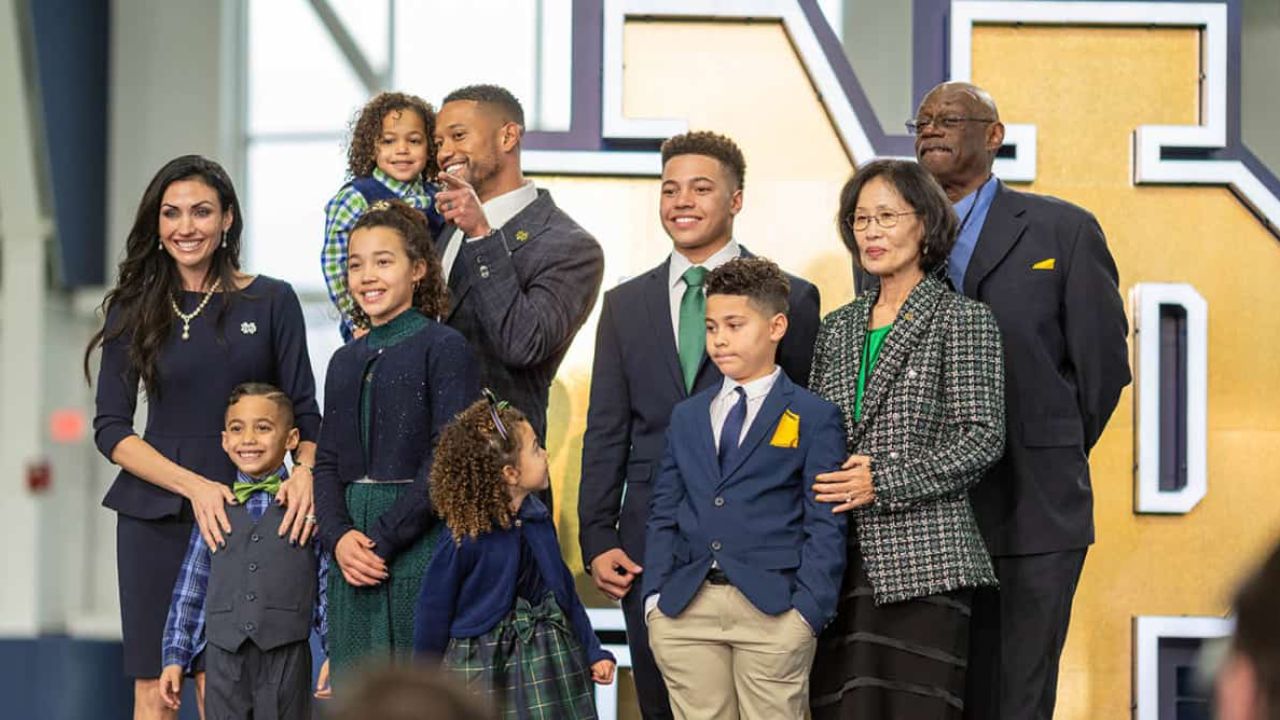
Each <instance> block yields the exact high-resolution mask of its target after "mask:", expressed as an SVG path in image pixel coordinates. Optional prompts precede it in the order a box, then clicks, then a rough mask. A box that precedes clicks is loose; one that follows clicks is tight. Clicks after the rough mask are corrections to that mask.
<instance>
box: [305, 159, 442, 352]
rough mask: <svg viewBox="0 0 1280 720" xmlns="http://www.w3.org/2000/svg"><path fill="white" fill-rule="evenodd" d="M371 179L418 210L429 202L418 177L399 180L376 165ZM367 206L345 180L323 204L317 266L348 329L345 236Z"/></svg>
mask: <svg viewBox="0 0 1280 720" xmlns="http://www.w3.org/2000/svg"><path fill="white" fill-rule="evenodd" d="M373 179H374V180H377V181H378V182H380V183H382V184H383V185H385V186H387V189H388V190H390V191H391V192H393V193H395V194H396V195H397V196H398V197H399V198H400V199H401V200H404V201H405V202H406V203H408V204H409V205H411V206H413V207H415V208H418V209H419V210H425V209H427V207H428V205H430V202H431V201H430V199H429V198H428V197H427V194H426V190H425V189H424V188H423V186H422V181H421V180H414V181H413V182H411V183H406V182H400V181H399V180H396V179H395V178H393V177H391V176H390V175H388V174H386V173H384V172H383V171H382V169H381V168H377V167H375V168H374V169H373ZM368 207H369V203H368V201H366V200H365V199H364V196H363V195H361V194H360V192H359V191H358V190H356V189H355V188H354V187H352V186H351V183H349V182H348V183H346V184H345V185H343V186H342V189H341V190H339V191H338V194H337V195H334V196H333V199H332V200H330V201H329V204H328V205H325V208H324V251H323V252H321V254H320V266H321V268H322V269H323V271H324V283H325V285H327V286H328V288H329V299H330V300H332V301H333V304H334V307H336V308H338V312H339V313H340V315H341V317H342V325H343V327H345V328H346V329H347V330H348V331H350V330H351V329H352V325H351V311H352V309H353V308H354V307H355V300H353V299H352V297H351V293H349V292H347V239H348V238H349V237H350V235H351V228H353V227H355V224H356V221H357V220H359V219H360V216H361V215H363V214H364V211H365V209H366V208H368Z"/></svg>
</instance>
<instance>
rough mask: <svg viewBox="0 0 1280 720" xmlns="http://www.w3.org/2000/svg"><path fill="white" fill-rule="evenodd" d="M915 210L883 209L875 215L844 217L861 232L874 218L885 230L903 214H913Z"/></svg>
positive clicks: (847, 223) (846, 221)
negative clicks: (896, 210)
mask: <svg viewBox="0 0 1280 720" xmlns="http://www.w3.org/2000/svg"><path fill="white" fill-rule="evenodd" d="M915 214H916V211H915V210H907V211H905V212H893V211H892V210H884V211H882V212H878V213H876V214H875V215H850V216H848V217H846V218H845V219H844V222H845V224H846V225H848V226H849V227H851V228H853V229H854V230H855V231H857V232H862V231H863V230H866V229H867V228H869V227H871V220H872V219H873V218H874V219H875V221H876V224H877V225H879V226H880V227H882V228H885V229H886V230H887V229H889V228H891V227H893V226H894V225H897V224H898V218H900V217H902V216H903V215H915Z"/></svg>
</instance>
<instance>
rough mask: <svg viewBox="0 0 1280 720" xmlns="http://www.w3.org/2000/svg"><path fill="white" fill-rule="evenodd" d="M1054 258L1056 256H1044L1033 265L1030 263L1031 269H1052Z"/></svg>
mask: <svg viewBox="0 0 1280 720" xmlns="http://www.w3.org/2000/svg"><path fill="white" fill-rule="evenodd" d="M1055 260H1056V258H1045V259H1044V260H1041V261H1040V262H1038V263H1036V264H1035V265H1032V266H1031V269H1032V270H1052V269H1053V264H1054V261H1055Z"/></svg>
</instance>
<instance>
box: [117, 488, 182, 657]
mask: <svg viewBox="0 0 1280 720" xmlns="http://www.w3.org/2000/svg"><path fill="white" fill-rule="evenodd" d="M194 524H195V519H194V517H193V516H192V514H191V506H190V505H188V504H187V503H183V504H182V513H181V514H180V515H178V516H177V517H172V516H170V517H164V518H160V519H158V520H140V519H138V518H135V517H130V516H128V515H122V514H117V515H116V571H117V574H118V575H119V582H120V626H121V630H122V631H123V634H124V674H125V675H126V676H128V677H131V678H135V679H139V680H145V679H154V678H158V677H160V670H161V667H160V662H161V660H160V651H161V647H160V645H161V642H162V641H163V639H164V621H165V619H166V618H167V617H168V616H169V601H170V600H171V599H172V598H173V584H174V583H175V582H176V581H177V579H178V570H179V569H180V568H181V567H182V558H183V557H184V556H185V555H186V554H187V545H188V543H190V541H191V528H192V527H193V525H194Z"/></svg>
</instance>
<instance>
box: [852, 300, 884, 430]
mask: <svg viewBox="0 0 1280 720" xmlns="http://www.w3.org/2000/svg"><path fill="white" fill-rule="evenodd" d="M892 329H893V323H889V324H888V325H885V326H884V327H878V328H876V329H874V330H868V331H867V334H866V340H864V341H863V343H862V363H861V364H860V365H859V366H858V389H857V394H856V395H854V398H853V420H854V422H857V421H859V420H861V419H862V396H863V394H864V393H865V392H866V388H867V378H868V377H870V376H871V371H872V370H873V369H875V366H876V358H877V357H878V356H879V355H880V346H881V345H883V344H884V339H885V337H886V336H888V335H889V331H890V330H892Z"/></svg>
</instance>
